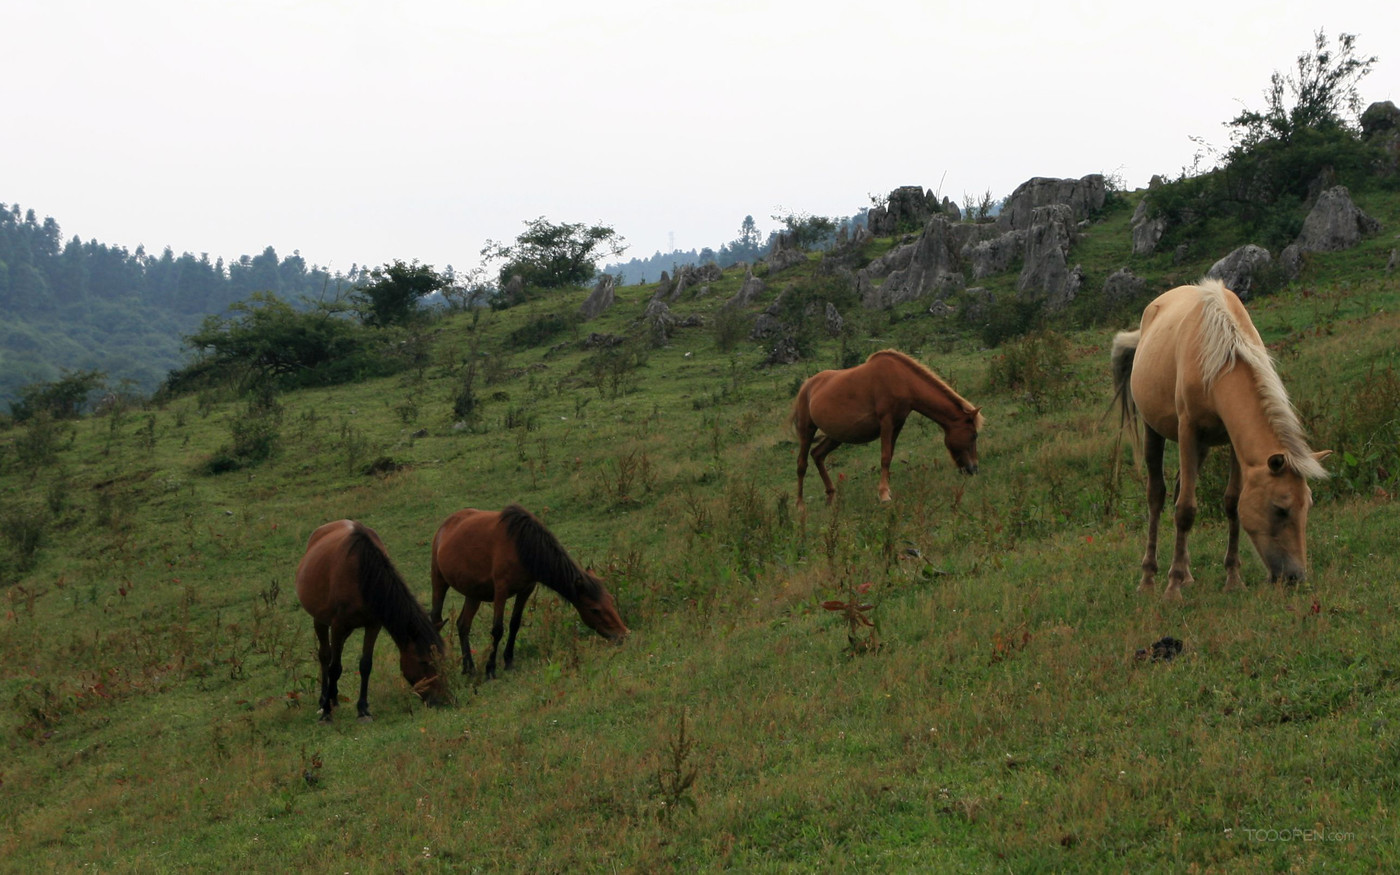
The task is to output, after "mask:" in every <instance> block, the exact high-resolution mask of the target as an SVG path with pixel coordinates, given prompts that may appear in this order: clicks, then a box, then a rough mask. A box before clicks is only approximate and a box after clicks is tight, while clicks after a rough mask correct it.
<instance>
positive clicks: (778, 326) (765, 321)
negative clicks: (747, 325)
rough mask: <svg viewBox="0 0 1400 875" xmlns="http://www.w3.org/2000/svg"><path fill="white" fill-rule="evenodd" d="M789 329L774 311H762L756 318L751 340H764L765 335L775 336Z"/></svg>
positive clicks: (750, 335)
mask: <svg viewBox="0 0 1400 875" xmlns="http://www.w3.org/2000/svg"><path fill="white" fill-rule="evenodd" d="M786 329H787V326H785V325H784V324H783V322H782V320H781V319H779V318H778V317H777V316H775V315H773V314H772V313H760V314H758V318H757V319H755V320H754V323H753V331H750V332H749V339H750V340H763V339H764V338H765V337H773V336H775V335H779V334H782V333H783V332H784V331H785V330H786Z"/></svg>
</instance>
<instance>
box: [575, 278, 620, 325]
mask: <svg viewBox="0 0 1400 875" xmlns="http://www.w3.org/2000/svg"><path fill="white" fill-rule="evenodd" d="M616 285H617V278H616V277H614V276H612V275H611V274H606V273H605V274H603V275H602V276H600V277H598V284H597V285H596V286H594V287H593V291H592V292H591V293H589V295H588V298H587V299H586V300H585V301H584V302H583V303H582V304H580V305H579V308H578V316H579V319H581V320H582V321H584V322H587V321H588V320H590V319H597V318H598V317H599V316H601V315H602V314H603V312H604V311H606V310H607V309H608V308H609V307H611V306H612V305H613V302H614V301H616V300H617V295H616V293H615V291H614V287H615V286H616Z"/></svg>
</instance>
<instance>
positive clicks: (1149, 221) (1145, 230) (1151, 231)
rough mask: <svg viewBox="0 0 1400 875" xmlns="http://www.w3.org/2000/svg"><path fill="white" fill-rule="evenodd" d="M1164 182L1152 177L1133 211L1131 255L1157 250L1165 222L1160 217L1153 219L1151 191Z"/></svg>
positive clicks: (1164, 229) (1165, 225) (1149, 253)
mask: <svg viewBox="0 0 1400 875" xmlns="http://www.w3.org/2000/svg"><path fill="white" fill-rule="evenodd" d="M1164 184H1166V181H1165V180H1164V179H1162V177H1160V176H1153V177H1152V180H1151V181H1150V182H1148V183H1147V193H1146V194H1144V195H1143V196H1142V200H1140V201H1138V205H1137V209H1136V210H1133V221H1132V229H1133V254H1134V255H1151V254H1152V253H1153V252H1155V251H1156V250H1157V244H1158V243H1160V242H1161V240H1162V235H1163V234H1165V233H1166V232H1167V220H1166V219H1165V218H1162V217H1157V218H1153V217H1152V215H1151V213H1152V204H1151V201H1152V190H1153V189H1154V188H1157V187H1159V186H1161V185H1164Z"/></svg>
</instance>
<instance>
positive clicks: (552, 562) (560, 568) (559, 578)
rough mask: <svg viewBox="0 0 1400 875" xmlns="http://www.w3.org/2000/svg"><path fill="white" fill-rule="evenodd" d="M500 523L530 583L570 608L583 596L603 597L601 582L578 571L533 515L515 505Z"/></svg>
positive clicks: (502, 517)
mask: <svg viewBox="0 0 1400 875" xmlns="http://www.w3.org/2000/svg"><path fill="white" fill-rule="evenodd" d="M501 523H502V525H504V526H505V527H506V534H507V535H508V536H509V537H510V540H511V542H512V543H514V544H515V552H516V553H517V554H518V555H519V556H520V564H521V565H523V566H525V571H526V573H527V574H529V575H530V577H531V579H533V580H536V581H539V582H540V583H543V584H544V585H545V586H547V587H549V588H550V589H552V590H554V591H555V592H557V593H559V595H561V596H563V598H564V600H565V601H567V602H568V603H569V604H571V605H577V604H578V600H579V597H580V596H588V597H589V598H594V599H596V598H599V597H600V596H601V594H602V590H601V589H600V588H599V586H598V582H597V581H596V580H595V579H593V577H592V576H591V575H589V574H587V573H586V572H585V571H584V570H583V569H582V568H581V567H579V564H578V563H577V562H576V561H574V558H573V557H572V556H570V555H569V554H568V551H566V550H565V549H564V545H563V544H560V543H559V539H558V538H556V537H554V533H553V532H551V531H550V530H549V529H547V528H545V525H544V523H542V522H540V521H539V520H538V519H536V518H535V515H534V514H532V513H530V512H529V511H528V510H526V509H525V508H523V507H521V506H520V505H518V504H512V505H510V506H509V507H507V508H506V509H505V510H502V511H501Z"/></svg>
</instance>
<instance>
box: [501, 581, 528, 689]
mask: <svg viewBox="0 0 1400 875" xmlns="http://www.w3.org/2000/svg"><path fill="white" fill-rule="evenodd" d="M534 591H535V588H534V587H533V586H532V587H530V588H529V589H527V590H524V591H523V592H521V593H519V594H518V595H516V597H515V607H513V608H512V609H511V612H510V631H509V633H508V634H507V635H506V671H510V666H511V663H513V662H515V636H516V633H518V632H519V631H520V621H521V619H523V618H524V616H525V603H526V602H528V601H529V600H530V593H532V592H534Z"/></svg>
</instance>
